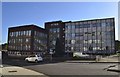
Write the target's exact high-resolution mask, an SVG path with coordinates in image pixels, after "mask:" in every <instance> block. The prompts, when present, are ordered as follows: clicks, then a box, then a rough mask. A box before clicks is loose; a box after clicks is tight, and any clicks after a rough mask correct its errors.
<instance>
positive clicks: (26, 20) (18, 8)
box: [2, 2, 118, 43]
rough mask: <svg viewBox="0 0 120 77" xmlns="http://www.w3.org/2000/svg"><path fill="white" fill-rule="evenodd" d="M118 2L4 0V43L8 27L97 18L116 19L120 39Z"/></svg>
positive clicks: (41, 25)
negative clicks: (23, 0) (20, 0)
mask: <svg viewBox="0 0 120 77" xmlns="http://www.w3.org/2000/svg"><path fill="white" fill-rule="evenodd" d="M117 4H118V3H117V2H2V43H6V42H7V36H8V28H9V27H15V26H18V25H19V26H20V25H24V24H36V25H38V26H40V27H42V28H44V23H45V22H48V21H49V22H50V21H58V20H62V21H64V22H65V21H80V20H89V19H97V18H106V17H107V18H110V17H115V19H116V21H115V22H116V26H115V27H116V39H118V34H117V32H118V28H117V27H118V22H117V18H118V5H117Z"/></svg>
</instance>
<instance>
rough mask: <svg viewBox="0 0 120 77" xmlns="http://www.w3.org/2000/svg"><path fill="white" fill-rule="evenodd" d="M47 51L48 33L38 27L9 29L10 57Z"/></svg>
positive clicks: (26, 26) (27, 26)
mask: <svg viewBox="0 0 120 77" xmlns="http://www.w3.org/2000/svg"><path fill="white" fill-rule="evenodd" d="M46 51H47V33H46V31H45V29H43V28H40V27H38V26H36V25H23V26H17V27H10V28H9V29H8V55H9V56H28V55H30V54H40V55H42V54H44V52H46Z"/></svg>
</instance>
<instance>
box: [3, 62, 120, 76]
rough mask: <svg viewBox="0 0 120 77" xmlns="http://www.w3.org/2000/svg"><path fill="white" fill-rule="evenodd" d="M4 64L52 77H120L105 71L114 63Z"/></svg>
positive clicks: (115, 73)
mask: <svg viewBox="0 0 120 77" xmlns="http://www.w3.org/2000/svg"><path fill="white" fill-rule="evenodd" d="M4 64H5V65H16V66H21V67H24V68H27V69H31V70H34V71H37V72H40V73H43V74H45V75H48V76H50V77H61V76H62V77H66V76H67V77H119V76H118V73H117V72H111V71H107V70H104V69H105V68H107V67H108V66H109V65H111V64H114V63H80V62H79V63H72V62H69V63H67V62H55V63H47V62H40V63H27V62H25V61H24V60H11V61H6V62H5V63H4Z"/></svg>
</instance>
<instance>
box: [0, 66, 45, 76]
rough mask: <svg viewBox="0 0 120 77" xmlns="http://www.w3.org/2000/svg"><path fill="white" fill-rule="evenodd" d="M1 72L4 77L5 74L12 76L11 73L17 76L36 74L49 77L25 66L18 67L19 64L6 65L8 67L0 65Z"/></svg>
mask: <svg viewBox="0 0 120 77" xmlns="http://www.w3.org/2000/svg"><path fill="white" fill-rule="evenodd" d="M0 74H1V76H3V77H4V75H6V76H8V77H9V76H10V75H13V76H17V75H19V76H20V75H24V76H25V75H29V76H30V75H36V76H37V77H41V76H42V77H47V76H45V75H44V74H43V73H39V72H36V71H33V70H29V69H26V68H23V67H18V66H6V67H3V66H2V65H1V67H0Z"/></svg>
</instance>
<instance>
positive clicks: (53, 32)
mask: <svg viewBox="0 0 120 77" xmlns="http://www.w3.org/2000/svg"><path fill="white" fill-rule="evenodd" d="M59 37H60V28H50V29H49V46H50V49H55V44H56V40H57V38H59Z"/></svg>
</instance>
